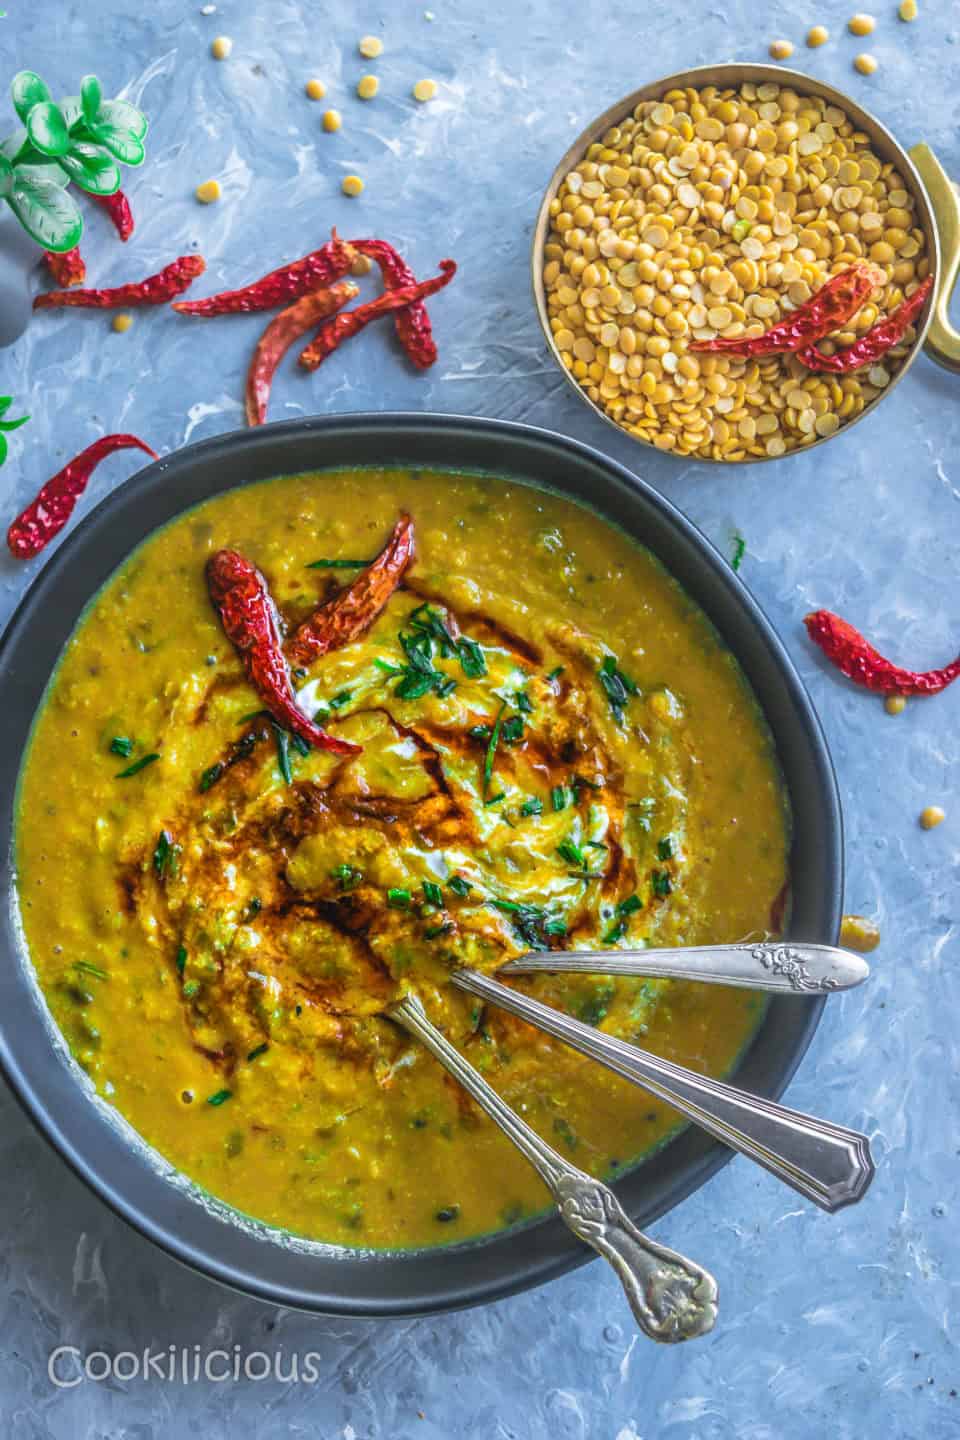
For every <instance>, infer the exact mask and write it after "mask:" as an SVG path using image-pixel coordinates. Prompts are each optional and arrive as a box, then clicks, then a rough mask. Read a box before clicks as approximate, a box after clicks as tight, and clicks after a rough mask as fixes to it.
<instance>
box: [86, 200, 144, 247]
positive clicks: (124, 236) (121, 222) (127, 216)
mask: <svg viewBox="0 0 960 1440" xmlns="http://www.w3.org/2000/svg"><path fill="white" fill-rule="evenodd" d="M90 198H91V200H96V202H97V204H98V205H102V206H103V208H104V210H106V212H107V214H108V215H109V216H110V219H111V220H112V221H113V224H114V228H115V230H116V232H117V234H118V235H119V236H120V239H121V240H124V241H126V240H129V239H130V236H131V235H132V234H133V229H134V225H133V211H132V210H131V209H130V201H129V200H128V199H127V197H126V195H124V193H123V191H122V190H116V191H115V192H114V193H113V194H112V195H91V196H90Z"/></svg>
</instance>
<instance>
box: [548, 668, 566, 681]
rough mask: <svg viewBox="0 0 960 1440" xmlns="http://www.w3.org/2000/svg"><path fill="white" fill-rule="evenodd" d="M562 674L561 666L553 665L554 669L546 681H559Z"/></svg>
mask: <svg viewBox="0 0 960 1440" xmlns="http://www.w3.org/2000/svg"><path fill="white" fill-rule="evenodd" d="M562 674H563V666H562V665H555V666H554V668H553V669H552V670H551V671H550V674H549V675H548V676H547V679H548V680H559V678H560V676H561V675H562Z"/></svg>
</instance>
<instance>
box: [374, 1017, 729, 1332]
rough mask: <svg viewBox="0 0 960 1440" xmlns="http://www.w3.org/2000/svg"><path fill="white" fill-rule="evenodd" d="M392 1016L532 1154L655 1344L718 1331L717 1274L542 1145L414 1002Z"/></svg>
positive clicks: (570, 1221)
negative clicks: (644, 1226)
mask: <svg viewBox="0 0 960 1440" xmlns="http://www.w3.org/2000/svg"><path fill="white" fill-rule="evenodd" d="M387 1014H388V1015H389V1017H390V1019H391V1020H395V1021H396V1023H397V1024H398V1025H401V1026H402V1027H403V1029H404V1030H407V1031H409V1033H410V1034H411V1035H414V1036H416V1038H417V1039H418V1040H420V1041H422V1043H423V1044H424V1045H425V1046H426V1047H427V1049H428V1050H430V1051H431V1052H432V1053H433V1055H435V1056H436V1058H437V1059H438V1060H439V1061H440V1064H441V1065H443V1066H444V1068H445V1069H446V1070H448V1071H449V1072H450V1074H451V1075H453V1077H454V1078H455V1079H456V1080H458V1081H459V1082H460V1084H461V1085H462V1086H463V1088H464V1089H465V1090H466V1091H467V1092H468V1094H470V1095H472V1096H473V1098H474V1100H476V1102H477V1104H478V1105H480V1106H482V1108H483V1109H484V1110H485V1111H486V1112H487V1114H488V1115H489V1116H490V1118H491V1120H493V1122H494V1123H495V1124H496V1125H498V1126H499V1127H500V1129H501V1130H502V1131H503V1133H504V1134H505V1135H506V1136H508V1137H509V1139H511V1140H512V1141H513V1143H514V1144H515V1145H516V1147H517V1149H518V1150H520V1151H521V1153H522V1154H523V1155H525V1156H526V1158H527V1159H528V1160H529V1161H530V1163H531V1165H533V1167H534V1168H535V1170H536V1171H537V1173H538V1174H539V1175H540V1178H541V1179H542V1180H543V1182H544V1184H545V1185H546V1186H547V1189H548V1190H549V1191H550V1193H551V1195H552V1196H553V1198H554V1200H555V1201H556V1202H557V1208H558V1209H559V1211H560V1216H561V1219H562V1220H563V1221H564V1223H565V1224H566V1225H567V1226H568V1228H569V1229H570V1230H572V1231H573V1233H574V1235H576V1236H578V1238H579V1239H581V1240H584V1241H585V1242H586V1243H587V1244H588V1245H590V1246H592V1248H593V1249H594V1250H596V1252H597V1254H598V1255H602V1256H603V1258H604V1259H605V1260H608V1261H609V1262H610V1264H611V1265H612V1266H613V1268H614V1270H615V1271H616V1272H617V1275H618V1276H619V1277H620V1283H621V1285H622V1286H623V1288H624V1292H625V1293H626V1297H627V1299H628V1301H629V1302H630V1308H631V1310H632V1311H633V1313H634V1315H635V1316H636V1319H637V1323H638V1325H639V1326H640V1328H641V1330H643V1332H644V1334H646V1335H649V1336H650V1339H651V1340H659V1341H661V1342H663V1343H665V1344H673V1343H675V1342H676V1341H678V1340H693V1339H695V1338H696V1336H698V1335H706V1334H707V1332H708V1331H710V1330H712V1329H713V1325H714V1321H715V1320H716V1318H717V1283H716V1281H715V1280H714V1278H713V1276H712V1275H709V1274H708V1273H707V1271H706V1270H702V1269H701V1268H700V1266H699V1265H695V1264H694V1262H693V1261H692V1260H687V1259H686V1258H685V1257H684V1256H683V1255H678V1254H677V1253H676V1251H675V1250H668V1249H667V1248H666V1246H664V1245H657V1244H656V1243H655V1242H654V1241H653V1240H650V1239H648V1238H647V1236H646V1235H642V1234H641V1233H640V1231H639V1230H638V1229H637V1227H636V1226H635V1225H634V1224H633V1222H632V1221H631V1220H630V1219H628V1217H627V1216H626V1215H625V1214H624V1212H623V1210H622V1209H621V1207H620V1203H619V1201H618V1200H617V1197H616V1196H615V1195H614V1193H613V1191H612V1190H610V1189H609V1188H608V1187H607V1186H606V1185H604V1184H603V1183H602V1182H601V1181H600V1180H595V1179H594V1178H593V1176H592V1175H586V1174H584V1172H583V1171H582V1170H578V1169H577V1167H576V1166H575V1165H571V1164H570V1163H569V1161H567V1160H564V1158H563V1156H562V1155H558V1154H557V1152H556V1150H554V1149H552V1147H551V1146H549V1145H548V1144H547V1143H546V1141H545V1140H541V1138H540V1136H539V1135H538V1134H537V1133H536V1131H534V1130H531V1128H530V1126H529V1125H528V1124H527V1123H526V1121H525V1120H521V1119H520V1116H519V1115H517V1114H516V1112H515V1111H513V1110H511V1108H510V1106H509V1105H507V1104H506V1103H505V1102H504V1101H503V1100H501V1098H500V1096H499V1095H498V1094H497V1092H496V1090H494V1089H493V1087H492V1086H490V1085H488V1084H487V1082H486V1080H484V1078H483V1076H482V1075H480V1074H479V1072H478V1071H476V1070H475V1069H474V1068H473V1066H472V1065H471V1064H470V1062H469V1061H468V1060H465V1059H464V1057H463V1056H462V1055H461V1054H460V1052H459V1050H456V1049H455V1048H454V1047H453V1046H452V1045H451V1044H450V1042H449V1040H446V1039H445V1038H444V1036H443V1035H441V1033H440V1031H439V1030H438V1029H437V1028H436V1026H434V1025H432V1024H431V1023H430V1021H429V1020H428V1019H427V1017H426V1015H425V1013H424V1011H423V1007H422V1005H421V1004H420V1001H419V1000H417V999H416V997H415V996H413V995H407V996H406V997H405V998H404V999H403V1000H401V1001H400V1003H399V1004H397V1005H394V1006H392V1007H391V1008H390V1010H388V1011H387Z"/></svg>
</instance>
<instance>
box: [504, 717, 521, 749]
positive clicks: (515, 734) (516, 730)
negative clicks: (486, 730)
mask: <svg viewBox="0 0 960 1440" xmlns="http://www.w3.org/2000/svg"><path fill="white" fill-rule="evenodd" d="M523 730H524V720H523V716H522V715H511V716H509V718H508V719H506V720H504V722H503V725H502V726H501V729H500V738H501V739H502V740H503V743H504V744H505V745H516V744H518V742H519V741H521V740H522V739H523Z"/></svg>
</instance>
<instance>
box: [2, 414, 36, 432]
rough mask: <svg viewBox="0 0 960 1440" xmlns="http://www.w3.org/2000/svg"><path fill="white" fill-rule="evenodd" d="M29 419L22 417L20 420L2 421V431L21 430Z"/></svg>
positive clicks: (28, 417)
mask: <svg viewBox="0 0 960 1440" xmlns="http://www.w3.org/2000/svg"><path fill="white" fill-rule="evenodd" d="M29 419H30V416H29V415H21V416H20V419H19V420H0V430H19V429H20V426H21V425H26V423H27V421H28V420H29Z"/></svg>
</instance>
